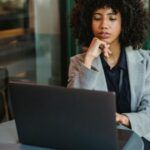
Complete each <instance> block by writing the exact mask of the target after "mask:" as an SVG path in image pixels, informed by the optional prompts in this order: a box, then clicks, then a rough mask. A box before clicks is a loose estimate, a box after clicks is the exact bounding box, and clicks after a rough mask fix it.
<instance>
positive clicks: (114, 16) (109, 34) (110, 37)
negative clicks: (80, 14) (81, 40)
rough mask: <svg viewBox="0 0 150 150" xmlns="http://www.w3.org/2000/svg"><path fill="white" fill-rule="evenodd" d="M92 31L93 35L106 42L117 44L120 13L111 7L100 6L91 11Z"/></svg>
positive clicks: (119, 31)
mask: <svg viewBox="0 0 150 150" xmlns="http://www.w3.org/2000/svg"><path fill="white" fill-rule="evenodd" d="M92 31H93V34H94V36H95V37H97V38H98V39H100V40H102V41H104V42H106V43H107V44H110V45H112V44H119V36H120V33H121V14H120V13H119V12H118V13H115V12H113V10H112V9H111V8H101V9H98V10H96V11H95V12H94V13H93V17H92Z"/></svg>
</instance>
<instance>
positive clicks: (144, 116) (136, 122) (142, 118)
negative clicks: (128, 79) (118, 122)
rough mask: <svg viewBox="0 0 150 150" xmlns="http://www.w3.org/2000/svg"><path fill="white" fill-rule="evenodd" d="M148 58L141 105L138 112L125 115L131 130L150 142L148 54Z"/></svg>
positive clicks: (149, 71) (149, 73)
mask: <svg viewBox="0 0 150 150" xmlns="http://www.w3.org/2000/svg"><path fill="white" fill-rule="evenodd" d="M146 57H147V63H146V66H145V67H146V74H145V77H144V78H145V80H144V89H143V92H142V96H141V100H140V103H139V105H138V106H137V111H136V112H131V113H125V115H127V116H128V117H129V120H130V123H131V128H132V129H133V130H134V131H135V132H136V133H137V134H139V135H140V136H144V137H145V138H147V139H148V140H149V141H150V53H147V56H146ZM139 86H140V85H139Z"/></svg>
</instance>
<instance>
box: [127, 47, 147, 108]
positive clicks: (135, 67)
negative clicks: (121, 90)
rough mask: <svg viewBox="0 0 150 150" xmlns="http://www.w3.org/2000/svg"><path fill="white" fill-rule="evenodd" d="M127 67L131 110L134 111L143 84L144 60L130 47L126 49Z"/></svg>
mask: <svg viewBox="0 0 150 150" xmlns="http://www.w3.org/2000/svg"><path fill="white" fill-rule="evenodd" d="M126 56H127V66H128V74H129V83H130V90H131V99H132V100H131V110H132V111H136V108H137V107H136V106H137V103H138V98H139V97H140V94H141V89H142V88H143V87H142V86H143V83H144V81H143V80H144V78H143V76H144V66H143V65H144V63H145V61H144V59H143V57H142V56H141V55H140V53H139V52H138V50H133V49H132V47H127V48H126Z"/></svg>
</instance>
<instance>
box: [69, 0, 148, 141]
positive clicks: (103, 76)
mask: <svg viewBox="0 0 150 150" xmlns="http://www.w3.org/2000/svg"><path fill="white" fill-rule="evenodd" d="M147 20H148V18H147V15H146V11H145V9H144V4H143V2H142V1H141V0H134V1H131V0H121V1H120V0H86V1H85V0H76V4H75V7H74V9H73V13H72V20H71V25H72V29H73V32H74V34H75V37H76V38H77V39H78V40H79V43H80V44H81V45H82V46H83V47H84V50H85V52H84V53H83V54H78V55H76V56H74V57H72V58H71V62H70V67H69V79H68V87H69V88H82V89H90V90H103V91H115V92H116V96H117V101H116V107H117V113H116V122H118V123H121V124H123V125H125V126H127V127H129V128H132V130H134V131H135V132H136V133H138V134H139V135H140V136H142V137H145V138H146V139H147V140H150V127H149V126H150V52H148V51H144V50H142V49H141V45H142V43H143V42H144V40H145V37H146V35H145V33H146V30H147ZM145 138H144V140H145ZM146 142H147V141H146Z"/></svg>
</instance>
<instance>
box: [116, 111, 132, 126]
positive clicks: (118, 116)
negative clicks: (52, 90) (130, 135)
mask: <svg viewBox="0 0 150 150" xmlns="http://www.w3.org/2000/svg"><path fill="white" fill-rule="evenodd" d="M116 122H117V123H119V124H122V125H124V126H126V127H128V128H130V120H129V118H128V117H127V116H126V115H122V114H118V113H116Z"/></svg>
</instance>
